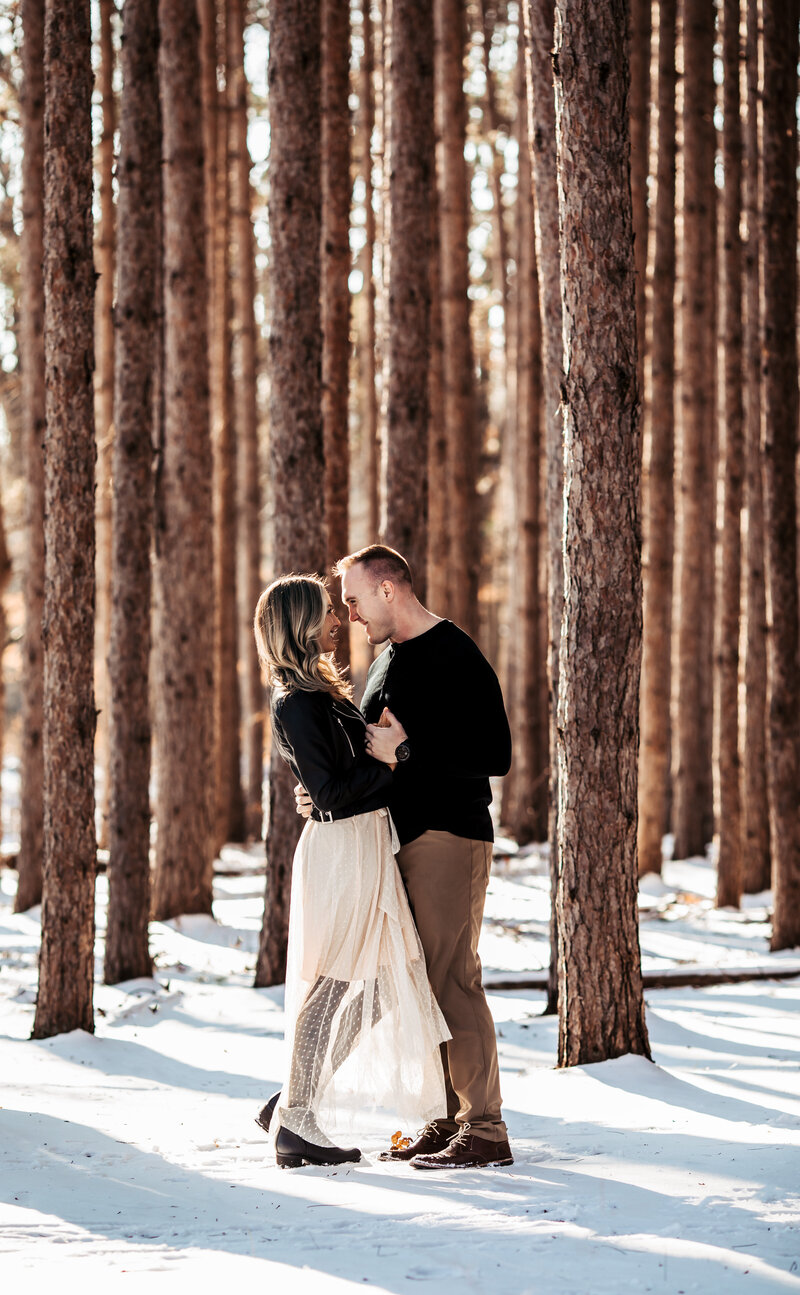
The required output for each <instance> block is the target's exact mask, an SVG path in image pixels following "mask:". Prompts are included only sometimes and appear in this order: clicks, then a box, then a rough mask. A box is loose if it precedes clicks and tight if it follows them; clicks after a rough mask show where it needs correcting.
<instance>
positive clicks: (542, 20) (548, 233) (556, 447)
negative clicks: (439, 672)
mask: <svg viewBox="0 0 800 1295" xmlns="http://www.w3.org/2000/svg"><path fill="white" fill-rule="evenodd" d="M554 9H555V6H554V3H553V0H544V2H543V3H541V4H538V3H533V0H526V3H525V6H524V19H525V40H526V45H527V76H528V93H529V114H530V126H529V128H530V138H531V141H532V144H533V149H532V159H533V197H534V207H535V213H536V260H537V264H538V267H539V300H540V309H541V314H542V382H543V397H544V403H543V418H544V442H545V460H546V477H547V479H546V483H545V500H546V513H547V600H548V639H549V644H548V652H547V675H548V684H549V694H550V707H549V729H550V732H549V739H550V741H549V749H550V784H549V823H548V831H547V835H548V840H549V842H550V880H551V914H550V975H549V984H548V991H547V1011H548V1012H549V1013H551V1014H552V1013H554V1012H556V1011H557V1010H558V927H557V923H556V892H557V886H558V831H557V827H558V824H557V816H558V729H557V714H558V677H559V660H558V657H559V644H560V640H561V618H562V614H563V607H564V559H563V555H562V539H563V515H564V503H563V495H564V431H563V419H562V415H561V384H562V382H563V379H564V370H563V340H562V333H561V318H562V312H561V269H560V256H561V253H560V248H559V235H558V221H559V215H558V180H557V172H556V125H555V98H554V87H553V67H552V61H551V51H552V49H553V23H554Z"/></svg>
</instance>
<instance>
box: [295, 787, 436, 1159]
mask: <svg viewBox="0 0 800 1295" xmlns="http://www.w3.org/2000/svg"><path fill="white" fill-rule="evenodd" d="M396 848H398V847H397V838H396V835H395V832H394V825H393V823H392V821H391V818H390V816H389V813H388V811H387V810H385V809H383V810H374V811H372V812H371V813H368V814H359V815H357V816H356V817H355V818H346V819H342V820H340V821H338V822H335V823H317V822H315V821H314V820H312V819H309V821H308V822H307V823H306V826H305V829H304V831H303V834H302V836H301V838H300V842H299V844H298V847H297V851H296V853H295V857H294V865H293V873H292V896H291V908H290V912H289V950H288V958H287V968H286V1020H287V1028H286V1044H287V1054H288V1055H287V1062H288V1073H287V1079H286V1082H285V1084H284V1087H283V1090H282V1092H281V1095H280V1098H279V1100H278V1109H277V1112H276V1115H277V1118H275V1119H273V1121H272V1128H273V1130H275V1131H277V1128H278V1126H279V1125H283V1126H284V1128H287V1129H290V1130H291V1131H292V1132H294V1133H298V1134H299V1135H300V1136H301V1137H304V1138H306V1139H307V1141H309V1142H315V1143H317V1145H325V1144H326V1143H328V1142H329V1139H330V1137H331V1136H334V1135H335V1134H336V1131H337V1129H338V1130H341V1129H345V1128H353V1126H354V1124H355V1123H357V1120H356V1117H357V1115H358V1113H359V1111H361V1110H363V1109H364V1108H365V1107H367V1108H369V1107H376V1106H380V1107H385V1108H387V1109H388V1110H390V1111H392V1112H393V1113H394V1114H395V1115H396V1116H398V1117H399V1118H400V1119H401V1120H403V1121H407V1122H408V1123H409V1124H410V1125H411V1126H413V1127H417V1126H419V1125H421V1124H425V1123H426V1122H427V1121H429V1120H432V1119H436V1118H437V1117H438V1116H443V1115H444V1114H445V1111H446V1102H445V1093H444V1078H443V1074H442V1065H441V1059H440V1053H439V1044H440V1043H442V1042H443V1041H444V1040H445V1039H448V1038H449V1037H450V1032H449V1030H448V1029H447V1026H446V1025H445V1022H444V1017H443V1016H442V1013H441V1011H440V1010H439V1006H438V1004H437V1002H436V1000H435V998H434V996H433V993H432V992H431V988H430V985H429V984H428V977H427V972H426V969H425V959H424V956H423V953H422V947H421V945H420V942H419V936H418V935H417V930H416V927H415V926H414V922H413V919H412V917H411V910H410V909H409V906H408V900H407V898H406V893H405V890H404V888H403V883H402V880H401V877H400V873H399V871H398V868H397V863H396V861H395V858H394V850H395V849H396Z"/></svg>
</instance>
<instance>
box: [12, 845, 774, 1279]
mask: <svg viewBox="0 0 800 1295" xmlns="http://www.w3.org/2000/svg"><path fill="white" fill-rule="evenodd" d="M260 865H261V856H260V851H254V852H252V853H251V854H250V855H249V856H247V855H245V854H244V853H243V852H239V851H235V850H233V849H227V850H226V851H224V852H223V860H222V863H221V865H220V868H221V871H220V872H219V874H218V876H217V879H216V900H215V910H214V915H215V920H213V921H212V920H211V919H210V918H202V917H193V918H183V919H181V920H179V921H176V922H171V923H166V924H155V925H154V927H153V936H152V947H153V950H154V952H155V954H156V975H155V977H154V979H153V980H147V981H135V982H130V983H128V984H125V985H122V986H115V987H108V986H103V985H98V987H97V991H96V998H95V1006H96V1024H97V1032H96V1034H95V1035H94V1036H90V1035H87V1034H83V1033H80V1032H76V1033H73V1034H69V1035H65V1036H61V1037H59V1038H56V1039H50V1040H47V1041H44V1042H32V1041H30V1039H29V1035H30V1030H31V1026H32V1022H33V1012H34V1006H33V1004H34V995H35V988H36V968H35V953H36V947H37V943H38V935H39V914H38V911H37V910H34V911H32V912H30V913H27V914H22V915H18V916H15V915H14V914H13V913H12V903H13V892H14V888H15V885H16V877H15V874H14V873H13V872H12V871H9V870H4V871H3V872H2V873H1V874H0V1131H1V1132H0V1279H1V1280H2V1286H3V1289H5V1290H9V1289H10V1282H11V1281H12V1280H13V1279H15V1278H16V1279H18V1280H24V1281H25V1282H26V1286H27V1288H28V1289H30V1290H38V1289H39V1288H41V1289H44V1288H45V1287H50V1286H51V1285H52V1284H54V1283H57V1284H58V1286H59V1287H60V1288H61V1289H63V1290H67V1291H70V1290H73V1289H75V1290H77V1289H81V1290H82V1291H83V1292H86V1293H90V1292H93V1291H95V1290H99V1289H100V1288H101V1286H102V1288H103V1289H104V1290H106V1289H110V1290H112V1291H115V1290H118V1289H119V1290H137V1291H138V1290H144V1289H145V1286H146V1285H147V1286H148V1287H149V1286H150V1285H151V1284H153V1283H155V1286H156V1287H157V1288H158V1289H164V1275H166V1276H167V1277H170V1276H172V1277H175V1278H177V1279H178V1282H177V1284H176V1285H175V1289H177V1290H179V1291H182V1290H184V1289H189V1287H190V1284H191V1286H192V1287H193V1288H194V1289H196V1290H198V1291H200V1292H202V1291H204V1290H206V1289H209V1290H210V1289H211V1288H212V1287H217V1288H219V1287H220V1283H221V1282H228V1283H234V1282H236V1283H238V1282H240V1281H241V1282H247V1283H248V1288H249V1289H251V1290H254V1289H257V1287H256V1286H255V1283H256V1282H257V1283H259V1286H258V1289H264V1290H268V1291H270V1292H274V1293H275V1295H283V1292H287V1293H288V1292H291V1293H292V1295H305V1292H307V1291H308V1292H312V1291H313V1292H315V1293H316V1292H321V1293H322V1295H339V1292H346V1291H349V1292H352V1291H354V1290H355V1289H356V1288H358V1289H360V1290H363V1289H368V1290H378V1291H385V1292H392V1293H395V1292H398V1293H399V1292H414V1291H419V1290H420V1289H423V1290H424V1289H427V1290H429V1291H433V1292H455V1291H459V1292H463V1293H464V1295H467V1293H473V1292H474V1293H475V1295H483V1293H484V1292H490V1293H491V1295H523V1292H531V1295H533V1293H534V1292H536V1295H539V1293H540V1292H541V1293H542V1295H551V1293H552V1295H567V1292H570V1293H574V1295H605V1293H606V1292H608V1293H609V1295H610V1293H612V1292H613V1293H616V1292H627V1291H631V1292H632V1291H637V1292H643V1291H653V1292H657V1293H659V1295H661V1293H663V1295H690V1292H703V1293H704V1295H705V1293H707V1292H715V1293H716V1292H720V1293H721V1295H729V1293H731V1295H738V1292H748V1293H751V1292H784V1291H785V1292H790V1291H797V1292H800V1070H799V1069H798V1061H799V1060H800V977H798V978H797V979H792V980H785V981H771V980H760V981H755V980H754V981H749V982H746V983H742V984H734V985H720V986H716V987H713V988H704V989H688V988H684V989H680V988H673V989H660V990H653V991H648V993H647V1003H648V1016H647V1020H648V1026H649V1030H650V1038H651V1041H652V1045H653V1053H654V1058H655V1063H656V1064H650V1063H649V1062H647V1061H645V1060H643V1059H641V1058H637V1057H624V1058H621V1059H619V1060H617V1061H611V1062H606V1063H604V1064H602V1065H595V1066H584V1067H580V1068H577V1069H573V1070H569V1071H558V1070H555V1069H554V1063H555V1056H556V1022H555V1021H554V1020H553V1019H552V1018H544V1017H542V1016H541V1015H540V1013H541V1009H542V1005H543V1001H544V1000H543V995H542V994H541V993H539V992H536V991H531V990H522V989H521V990H515V991H507V992H490V1003H491V1007H492V1011H493V1013H494V1017H495V1021H496V1024H497V1032H498V1043H499V1049H500V1062H501V1067H502V1080H503V1092H504V1098H505V1107H506V1117H507V1121H508V1125H509V1130H510V1136H511V1140H512V1146H513V1150H514V1154H515V1163H514V1165H513V1166H511V1167H509V1168H507V1169H500V1170H492V1171H489V1170H481V1171H459V1172H451V1173H450V1174H433V1173H426V1174H423V1173H420V1172H419V1171H417V1170H414V1169H412V1168H410V1167H409V1166H401V1165H385V1164H382V1163H381V1162H379V1161H378V1160H377V1157H376V1153H377V1151H378V1150H380V1149H381V1147H382V1146H384V1145H386V1143H387V1141H388V1137H389V1135H390V1134H391V1133H392V1132H393V1131H394V1129H395V1128H396V1127H397V1124H396V1123H395V1122H393V1120H392V1118H391V1116H389V1115H386V1114H384V1115H365V1117H364V1119H363V1123H362V1125H361V1138H360V1144H361V1146H362V1148H363V1150H364V1152H365V1157H364V1160H363V1161H362V1162H361V1163H360V1164H359V1165H353V1166H344V1167H342V1168H340V1169H338V1170H337V1169H315V1168H308V1167H306V1168H303V1169H300V1170H294V1171H281V1170H279V1169H277V1168H276V1167H275V1164H274V1162H273V1161H271V1159H270V1157H269V1155H268V1154H267V1148H266V1141H265V1138H264V1137H263V1135H262V1134H261V1132H260V1130H259V1129H258V1128H257V1127H256V1125H255V1124H254V1122H253V1116H254V1114H255V1113H256V1111H257V1110H258V1107H259V1105H260V1104H261V1102H262V1101H263V1100H264V1099H265V1098H266V1097H267V1096H268V1095H269V1094H270V1093H271V1092H272V1091H273V1090H274V1089H275V1088H276V1087H277V1086H278V1084H279V1082H280V1080H281V1077H282V1073H283V1054H282V1032H283V1013H282V997H283V995H282V990H280V989H272V990H255V989H253V988H252V987H251V986H252V972H253V967H254V963H255V951H256V948H257V940H258V930H259V926H260V921H261V908H262V895H263V877H262V876H261V875H259V871H258V869H259V868H260ZM711 894H713V874H712V870H711V868H710V865H709V864H708V863H706V862H705V861H703V860H693V861H689V862H687V863H680V864H670V865H668V866H667V867H666V869H665V875H664V879H663V881H662V880H658V879H656V878H648V879H646V882H645V884H644V885H643V887H642V895H641V905H642V945H643V952H644V960H645V968H646V969H650V970H664V969H668V968H670V967H672V968H679V969H681V970H686V968H687V967H694V966H703V967H713V966H720V967H725V968H726V969H751V970H761V971H763V970H764V969H768V968H770V967H773V968H775V969H782V970H784V971H791V970H792V969H793V968H794V966H795V965H796V967H797V970H798V972H800V958H798V957H797V956H794V957H793V956H792V955H781V956H775V955H769V954H768V952H767V944H766V933H767V927H766V924H765V920H766V906H767V903H768V900H769V896H766V895H765V896H758V897H756V898H755V899H754V900H751V901H748V907H747V908H745V909H744V910H743V911H742V912H741V913H738V912H733V911H732V910H729V911H727V912H722V913H718V912H715V911H714V909H713V907H712V906H711V903H710V895H711ZM104 901H105V881H104V879H103V878H101V879H100V881H99V883H98V945H97V948H98V953H99V954H100V953H101V952H102V925H103V914H104ZM546 930H547V883H546V876H545V861H544V860H543V858H542V857H541V854H540V853H539V852H537V851H536V850H533V851H529V852H528V853H527V854H525V853H521V854H517V855H513V856H512V855H510V856H509V857H506V858H502V857H501V858H498V860H497V862H496V866H495V876H494V879H493V882H492V887H491V894H490V898H489V904H488V909H487V919H486V923H485V930H484V941H483V946H482V952H483V955H484V964H485V969H486V978H487V982H488V983H489V984H491V983H492V980H495V981H497V980H508V979H509V978H514V976H516V977H522V976H523V975H524V973H526V972H527V973H530V972H531V971H532V970H535V969H536V968H540V967H544V966H546V963H547V947H546ZM100 965H101V964H99V966H100ZM407 1131H410V1130H407ZM64 1260H69V1263H67V1264H65V1263H64Z"/></svg>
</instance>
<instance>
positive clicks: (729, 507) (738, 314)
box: [714, 0, 744, 908]
mask: <svg viewBox="0 0 800 1295" xmlns="http://www.w3.org/2000/svg"><path fill="white" fill-rule="evenodd" d="M739 6H740V0H724V4H723V9H722V60H723V69H724V82H723V121H724V126H723V165H724V168H725V188H724V190H723V196H722V221H723V230H722V233H723V278H722V336H723V345H724V356H725V368H724V379H725V393H724V442H723V446H722V456H721V457H722V472H721V476H722V486H723V501H722V509H723V516H722V545H721V547H722V553H721V558H722V560H721V563H720V571H719V585H718V589H717V616H716V634H717V642H716V650H715V657H716V671H715V676H716V677H715V697H714V701H715V707H714V709H715V723H716V742H715V746H716V755H717V769H716V778H717V788H716V793H717V794H716V797H715V800H716V809H717V813H718V816H719V817H718V820H717V831H716V835H717V839H718V842H719V857H718V862H717V905H718V907H720V908H722V907H724V906H725V905H733V906H734V907H738V905H739V901H740V899H741V895H742V842H741V802H740V794H739V607H740V601H741V523H742V500H743V485H744V482H743V477H744V407H743V403H742V358H743V352H742V246H741V238H740V234H739V221H740V218H741V197H742V126H741V118H740V104H739V63H740V50H739Z"/></svg>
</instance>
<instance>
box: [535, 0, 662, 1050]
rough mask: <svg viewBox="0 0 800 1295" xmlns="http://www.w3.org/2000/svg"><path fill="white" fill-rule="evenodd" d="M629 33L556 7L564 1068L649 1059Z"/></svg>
mask: <svg viewBox="0 0 800 1295" xmlns="http://www.w3.org/2000/svg"><path fill="white" fill-rule="evenodd" d="M625 27H626V6H625V5H624V4H623V3H622V0H611V3H609V4H608V5H606V6H603V8H602V10H599V9H598V8H597V6H596V5H595V4H594V3H593V0H558V2H557V4H556V44H555V56H554V66H555V86H556V117H557V133H556V138H557V144H558V169H559V196H560V203H561V230H562V241H561V283H562V300H563V308H564V356H565V369H566V376H565V381H564V405H565V454H564V465H565V481H564V516H565V539H564V571H565V602H564V620H563V626H562V642H563V644H564V646H565V649H566V651H564V652H562V654H561V658H560V677H559V693H558V698H559V708H558V724H559V750H558V755H559V766H560V768H559V774H560V791H559V801H560V811H559V828H558V832H559V863H560V870H559V871H560V875H559V890H558V922H559V936H560V949H559V991H560V992H559V1046H558V1061H559V1065H561V1066H570V1065H581V1064H583V1063H586V1062H592V1061H603V1060H605V1059H606V1058H608V1057H615V1056H620V1055H621V1054H623V1053H627V1052H636V1053H640V1054H643V1055H644V1056H649V1044H648V1038H647V1029H646V1026H645V1020H644V999H643V996H642V977H641V959H640V953H639V936H638V926H637V922H638V918H637V911H636V872H637V869H636V765H637V750H638V738H639V716H638V690H639V666H640V659H641V575H640V564H639V546H640V536H639V436H638V428H637V408H638V393H637V388H636V308H635V295H634V293H635V289H634V259H633V227H632V214H631V197H630V188H629V179H628V165H629V158H628V141H629V126H628V116H627V112H626V108H627V94H628V66H627V58H626V52H625V51H626V38H625ZM600 320H602V324H601V323H600V322H599V321H600ZM587 535H591V539H592V542H591V544H587V543H586V536H587Z"/></svg>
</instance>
